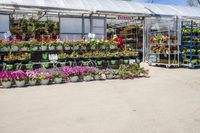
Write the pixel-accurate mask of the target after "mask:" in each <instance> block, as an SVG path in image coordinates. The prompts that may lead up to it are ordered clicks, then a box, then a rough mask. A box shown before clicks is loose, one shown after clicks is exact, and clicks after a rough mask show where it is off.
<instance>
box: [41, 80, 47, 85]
mask: <svg viewBox="0 0 200 133" xmlns="http://www.w3.org/2000/svg"><path fill="white" fill-rule="evenodd" d="M40 84H41V85H48V84H49V79H42V80H40Z"/></svg>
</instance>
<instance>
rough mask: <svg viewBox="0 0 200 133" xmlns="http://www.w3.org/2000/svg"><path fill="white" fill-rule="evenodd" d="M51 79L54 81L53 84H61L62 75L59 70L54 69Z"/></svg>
mask: <svg viewBox="0 0 200 133" xmlns="http://www.w3.org/2000/svg"><path fill="white" fill-rule="evenodd" d="M52 78H53V80H54V83H56V84H60V83H62V80H63V78H64V74H63V73H62V71H60V70H59V69H54V70H53V72H52Z"/></svg>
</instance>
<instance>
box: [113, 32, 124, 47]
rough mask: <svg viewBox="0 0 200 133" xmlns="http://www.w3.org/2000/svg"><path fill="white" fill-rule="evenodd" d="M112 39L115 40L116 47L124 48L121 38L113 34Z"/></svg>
mask: <svg viewBox="0 0 200 133" xmlns="http://www.w3.org/2000/svg"><path fill="white" fill-rule="evenodd" d="M113 41H115V42H117V47H118V48H119V49H120V50H123V49H124V44H123V41H122V39H121V38H120V37H119V36H117V35H114V37H113Z"/></svg>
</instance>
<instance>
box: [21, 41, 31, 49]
mask: <svg viewBox="0 0 200 133" xmlns="http://www.w3.org/2000/svg"><path fill="white" fill-rule="evenodd" d="M18 44H19V46H20V51H28V50H29V47H30V43H29V42H25V41H21V42H18Z"/></svg>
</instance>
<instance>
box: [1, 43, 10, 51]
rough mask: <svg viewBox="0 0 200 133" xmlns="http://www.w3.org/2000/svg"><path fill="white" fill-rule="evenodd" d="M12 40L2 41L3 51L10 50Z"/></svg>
mask: <svg viewBox="0 0 200 133" xmlns="http://www.w3.org/2000/svg"><path fill="white" fill-rule="evenodd" d="M10 45H11V43H10V42H2V43H1V51H2V52H8V51H9V50H10Z"/></svg>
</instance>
